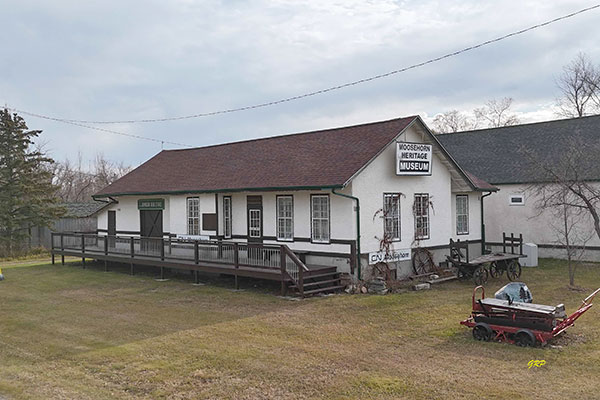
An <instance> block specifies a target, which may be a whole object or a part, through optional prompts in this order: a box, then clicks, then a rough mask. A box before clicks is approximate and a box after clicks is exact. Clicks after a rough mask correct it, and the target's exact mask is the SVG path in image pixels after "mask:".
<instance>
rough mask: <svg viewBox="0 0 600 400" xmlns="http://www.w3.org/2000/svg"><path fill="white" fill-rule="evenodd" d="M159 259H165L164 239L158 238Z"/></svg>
mask: <svg viewBox="0 0 600 400" xmlns="http://www.w3.org/2000/svg"><path fill="white" fill-rule="evenodd" d="M160 261H165V239H164V238H161V239H160Z"/></svg>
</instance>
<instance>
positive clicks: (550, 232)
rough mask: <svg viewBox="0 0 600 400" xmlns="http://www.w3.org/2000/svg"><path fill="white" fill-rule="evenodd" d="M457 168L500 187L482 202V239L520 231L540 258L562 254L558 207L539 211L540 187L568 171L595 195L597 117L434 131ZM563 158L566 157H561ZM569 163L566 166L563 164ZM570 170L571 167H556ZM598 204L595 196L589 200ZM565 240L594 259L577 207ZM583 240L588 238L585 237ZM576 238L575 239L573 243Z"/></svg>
mask: <svg viewBox="0 0 600 400" xmlns="http://www.w3.org/2000/svg"><path fill="white" fill-rule="evenodd" d="M437 138H438V139H439V140H440V142H442V143H443V144H444V146H445V147H446V148H447V149H448V151H449V152H450V153H451V154H452V156H453V157H454V158H455V159H456V160H457V161H458V162H459V163H460V165H461V166H463V167H464V168H466V169H468V170H469V171H471V172H473V173H474V174H476V175H477V176H478V177H480V178H482V179H485V180H486V181H487V182H490V183H491V184H493V185H494V186H497V187H498V188H499V189H500V190H499V191H498V192H497V193H494V194H492V195H491V196H488V197H486V198H485V200H484V215H485V218H484V219H485V225H486V237H485V239H486V241H487V242H488V243H490V242H491V243H498V242H501V240H502V232H506V233H510V232H514V233H517V234H518V233H522V234H523V239H524V241H526V242H532V243H535V244H537V245H538V247H539V255H540V256H541V257H556V258H564V257H565V256H566V254H565V248H564V247H565V246H564V244H563V243H564V237H561V233H560V231H561V230H564V226H563V221H562V220H561V216H560V213H559V214H557V212H559V211H561V210H560V209H546V210H540V207H539V200H540V195H539V191H540V188H542V187H544V186H545V185H548V184H552V183H553V182H554V179H556V177H553V176H551V174H550V173H548V172H547V171H546V169H555V170H557V171H558V172H559V175H561V176H566V177H568V174H570V173H572V174H574V175H578V176H577V180H579V181H582V182H583V181H585V182H586V184H588V185H590V187H592V188H594V187H595V188H596V189H595V190H596V191H597V193H600V162H599V161H598V160H599V159H600V116H589V117H582V118H572V119H564V120H556V121H547V122H539V123H532V124H523V125H515V126H508V127H502V128H495V129H481V130H474V131H468V132H458V133H453V134H444V135H438V136H437ZM566 157H571V158H570V159H569V160H566V159H565V158H566ZM569 163H570V164H572V165H569ZM567 168H572V169H573V170H572V171H562V169H567ZM593 202H594V204H595V206H596V207H597V206H598V199H594V200H593ZM576 222H577V223H576V224H575V225H574V226H573V232H572V237H571V240H572V241H575V242H576V243H575V244H576V245H578V246H585V254H584V256H583V259H586V260H592V261H598V260H600V241H599V240H598V237H597V235H596V234H595V232H594V227H593V220H592V218H591V216H590V214H589V213H588V212H586V211H585V210H583V211H582V214H581V215H580V216H579V217H578V220H577V221H576ZM587 239H589V240H587ZM577 240H579V241H577Z"/></svg>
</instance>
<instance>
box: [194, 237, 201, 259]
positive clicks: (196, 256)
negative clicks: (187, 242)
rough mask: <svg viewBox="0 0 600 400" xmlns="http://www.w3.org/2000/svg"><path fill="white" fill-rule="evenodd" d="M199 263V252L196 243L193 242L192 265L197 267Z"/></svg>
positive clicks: (195, 241)
mask: <svg viewBox="0 0 600 400" xmlns="http://www.w3.org/2000/svg"><path fill="white" fill-rule="evenodd" d="M199 262H200V250H199V249H198V241H197V240H194V263H195V264H196V265H197V264H198V263H199Z"/></svg>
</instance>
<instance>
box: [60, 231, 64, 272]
mask: <svg viewBox="0 0 600 400" xmlns="http://www.w3.org/2000/svg"><path fill="white" fill-rule="evenodd" d="M60 263H61V264H62V265H65V236H64V234H63V233H61V234H60Z"/></svg>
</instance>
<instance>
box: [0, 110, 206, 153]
mask: <svg viewBox="0 0 600 400" xmlns="http://www.w3.org/2000/svg"><path fill="white" fill-rule="evenodd" d="M6 108H7V109H9V110H11V111H14V112H16V113H19V114H24V115H29V116H30V117H36V118H41V119H46V120H49V121H55V122H62V123H64V124H69V125H75V126H79V127H82V128H87V129H93V130H95V131H100V132H106V133H112V134H115V135H121V136H127V137H131V138H134V139H142V140H147V141H150V142H156V143H160V144H161V150H162V148H163V145H164V144H172V145H174V146H181V147H194V146H192V145H189V144H184V143H177V142H170V141H168V140H162V139H155V138H150V137H146V136H141V135H135V134H133V133H125V132H119V131H115V130H112V129H105V128H100V127H97V126H89V125H85V124H84V123H81V122H78V121H73V120H66V119H62V118H55V117H49V116H47V115H41V114H36V113H32V112H29V111H23V110H17V109H15V108H12V107H6Z"/></svg>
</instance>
